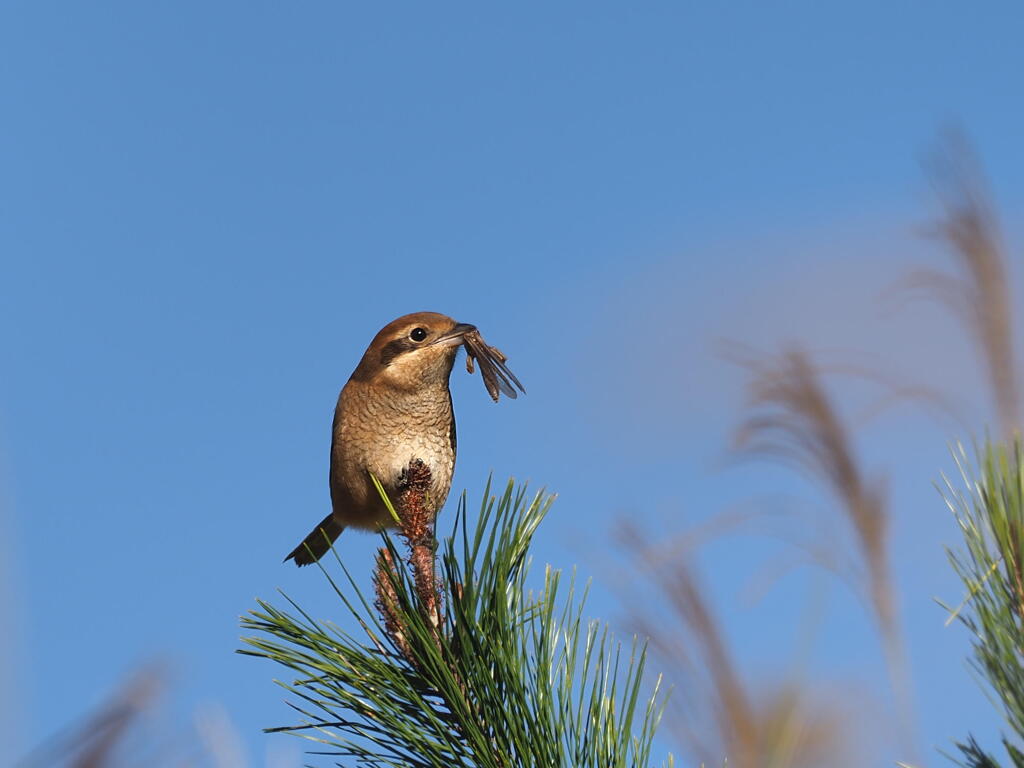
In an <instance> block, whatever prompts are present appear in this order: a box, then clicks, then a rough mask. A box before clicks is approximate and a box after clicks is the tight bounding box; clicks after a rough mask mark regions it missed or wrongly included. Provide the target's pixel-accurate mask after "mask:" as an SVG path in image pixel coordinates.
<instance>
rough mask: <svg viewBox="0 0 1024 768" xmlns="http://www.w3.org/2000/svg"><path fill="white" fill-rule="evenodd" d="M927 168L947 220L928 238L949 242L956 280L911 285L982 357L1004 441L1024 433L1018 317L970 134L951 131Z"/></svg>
mask: <svg viewBox="0 0 1024 768" xmlns="http://www.w3.org/2000/svg"><path fill="white" fill-rule="evenodd" d="M926 169H927V171H928V172H929V176H930V178H931V181H932V185H933V187H934V189H935V191H936V195H937V196H938V199H939V203H940V205H941V206H942V209H943V214H942V216H941V217H940V218H939V219H938V221H937V222H936V223H935V224H934V225H932V226H931V227H929V229H928V234H929V235H931V236H932V237H935V238H937V239H938V240H940V241H942V242H943V243H945V245H946V246H947V248H948V249H949V251H950V253H951V254H952V255H953V258H954V262H955V266H956V270H957V272H956V274H949V273H947V272H943V271H941V270H937V269H932V268H921V269H917V270H914V271H913V272H911V273H910V274H909V275H908V277H907V279H906V281H905V284H906V286H907V287H908V288H909V289H911V290H913V291H916V292H920V293H922V294H924V295H925V296H929V297H931V298H933V299H936V300H938V301H939V302H940V303H942V304H945V305H946V306H947V307H948V308H949V309H950V310H951V311H952V312H953V314H954V315H955V316H956V317H957V318H958V319H959V320H960V321H961V322H962V323H964V325H965V326H966V329H967V332H968V334H969V335H970V336H971V337H972V338H973V340H974V342H975V343H976V344H977V346H978V347H979V349H980V350H981V358H982V362H983V365H984V368H985V372H986V375H987V379H988V383H989V387H990V390H991V393H992V400H993V404H994V407H995V414H996V417H997V419H998V423H999V426H1000V429H1001V431H1002V434H1003V436H1004V437H1008V436H1010V435H1011V434H1012V433H1013V430H1015V429H1017V428H1018V427H1019V426H1020V391H1019V389H1018V374H1017V366H1016V359H1015V355H1014V347H1013V335H1014V334H1013V311H1012V306H1013V304H1012V301H1011V296H1010V289H1009V285H1008V283H1007V276H1008V272H1009V268H1008V259H1007V255H1006V249H1005V246H1004V245H1003V237H1002V233H1001V230H1000V227H999V222H998V220H997V217H996V214H995V207H994V205H993V204H992V202H991V196H990V194H989V186H988V182H987V180H986V178H985V174H984V172H983V171H982V168H981V163H980V161H979V160H978V158H977V155H976V154H975V153H974V151H973V149H972V148H971V145H970V142H969V141H968V140H967V138H966V137H965V136H964V134H963V133H962V132H961V131H959V130H955V129H951V130H949V131H947V133H946V135H945V137H944V139H943V140H942V142H941V143H940V145H939V147H938V148H937V149H936V150H935V151H934V152H933V153H932V155H931V157H930V158H929V160H928V162H927V165H926Z"/></svg>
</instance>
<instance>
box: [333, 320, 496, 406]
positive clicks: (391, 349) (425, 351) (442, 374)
mask: <svg viewBox="0 0 1024 768" xmlns="http://www.w3.org/2000/svg"><path fill="white" fill-rule="evenodd" d="M474 330H476V328H475V326H472V325H469V324H467V323H457V322H455V321H454V320H452V318H450V317H448V316H446V315H441V314H438V313H437V312H415V313H413V314H411V315H403V316H402V317H400V318H398V319H397V320H392V321H391V322H390V323H388V324H387V325H385V326H384V327H383V328H381V329H380V331H379V332H378V333H377V335H376V336H374V337H373V341H371V342H370V346H369V347H367V349H366V352H365V353H364V354H363V359H362V360H361V361H360V362H359V366H358V367H357V368H356V370H355V372H354V373H353V374H352V378H353V379H355V380H358V381H366V382H372V383H373V384H375V385H380V386H390V387H394V388H396V389H404V390H414V389H418V388H420V387H423V386H430V385H437V384H447V382H448V376H449V374H450V373H451V371H452V365H453V364H454V362H455V354H456V352H458V349H459V346H460V345H461V344H462V341H463V336H464V335H465V334H467V333H469V332H471V331H474Z"/></svg>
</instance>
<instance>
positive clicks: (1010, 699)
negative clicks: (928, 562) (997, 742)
mask: <svg viewBox="0 0 1024 768" xmlns="http://www.w3.org/2000/svg"><path fill="white" fill-rule="evenodd" d="M954 458H955V459H956V462H957V466H958V468H959V471H960V476H961V479H962V481H963V489H958V488H956V487H955V486H954V485H953V483H952V482H951V481H950V480H949V479H948V478H945V477H944V478H943V480H944V483H945V488H944V489H943V495H944V497H945V499H946V503H947V505H948V506H949V508H950V510H951V511H952V512H953V515H954V516H955V517H956V521H957V524H958V525H959V527H960V532H961V533H962V535H963V547H962V548H961V549H958V550H953V549H950V550H948V554H949V561H950V563H951V564H952V566H953V569H954V570H955V571H956V573H957V575H958V576H959V577H960V579H961V580H962V581H963V583H964V586H965V588H966V594H967V596H966V597H965V599H964V601H963V602H962V603H961V605H960V606H959V607H957V608H956V609H955V610H951V611H950V620H951V621H952V620H954V619H956V620H959V621H960V622H961V623H962V624H963V625H964V626H966V627H967V628H968V629H969V630H970V632H971V634H972V636H973V638H972V652H973V658H972V659H971V665H972V667H973V669H974V671H975V672H976V673H977V675H978V677H979V679H980V680H981V681H983V683H984V684H985V685H986V686H987V688H988V690H989V693H990V699H991V700H992V702H993V704H994V705H995V706H996V708H997V709H998V710H999V711H1000V714H1001V715H1002V717H1003V721H1004V723H1005V725H1006V726H1007V727H1008V728H1009V731H1010V734H1009V735H1006V734H1004V735H1003V738H1002V741H1003V746H1004V748H1005V749H1006V752H1007V754H1008V755H1009V757H1010V760H1011V763H1010V764H1011V765H1013V766H1016V768H1024V752H1022V745H1024V649H1022V638H1024V448H1022V444H1021V439H1020V437H1019V436H1017V437H1016V438H1014V440H1013V441H1012V443H1010V444H1009V446H1006V445H992V444H988V445H986V446H985V448H984V449H983V450H982V451H981V452H980V453H978V455H977V459H976V461H975V462H973V464H974V466H972V461H971V460H970V459H969V458H968V457H967V454H966V452H965V451H964V448H963V446H960V445H958V446H957V448H956V450H955V452H954ZM957 747H958V749H959V750H960V752H961V756H962V760H961V761H960V764H961V765H964V766H969V767H970V768H998V766H999V765H1000V763H999V762H998V761H997V760H996V759H995V757H994V756H993V755H992V754H990V753H987V752H985V750H984V749H983V748H982V747H981V746H980V745H979V744H978V743H977V741H976V740H975V738H974V737H973V736H971V735H968V738H967V741H966V742H960V743H958V744H957Z"/></svg>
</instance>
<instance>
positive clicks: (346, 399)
mask: <svg viewBox="0 0 1024 768" xmlns="http://www.w3.org/2000/svg"><path fill="white" fill-rule="evenodd" d="M463 344H465V345H466V348H467V353H468V354H469V358H468V359H467V368H469V370H470V371H471V372H472V366H471V362H472V360H474V359H475V360H477V361H478V362H479V363H480V371H481V374H482V375H483V377H484V383H485V385H486V386H487V390H488V392H490V394H491V397H492V398H494V400H495V401H497V399H498V391H499V390H500V391H502V392H504V393H505V394H506V395H508V396H510V397H515V396H516V392H515V388H514V387H513V385H514V386H515V387H518V388H519V390H520V391H523V392H525V390H524V389H523V387H522V385H521V384H520V383H519V380H518V379H516V377H515V376H514V375H513V374H512V372H511V371H509V370H508V368H507V367H506V366H505V356H504V355H503V354H502V353H501V352H499V351H498V350H497V349H495V348H494V347H490V346H488V345H487V344H486V343H485V342H484V341H483V339H482V338H480V334H479V332H478V331H477V329H476V327H475V326H472V325H469V324H466V323H457V322H455V321H454V320H452V319H451V318H450V317H446V316H445V315H440V314H437V313H436V312H417V313H415V314H411V315H405V316H403V317H400V318H398V319H397V320H394V321H392V322H390V323H388V324H387V325H386V326H384V327H383V328H382V329H381V330H380V332H379V333H378V334H377V335H376V336H374V338H373V341H372V342H370V346H369V347H368V348H367V350H366V352H365V353H364V354H363V359H362V360H361V361H360V362H359V365H358V366H357V367H356V369H355V371H354V372H353V373H352V376H351V377H350V378H349V380H348V383H346V384H345V386H344V388H343V389H342V390H341V394H340V395H339V396H338V405H337V407H336V408H335V409H334V427H333V430H332V433H333V434H332V440H331V470H330V486H331V513H330V514H329V515H327V517H325V518H324V519H323V520H322V521H320V524H319V525H317V527H316V528H314V529H313V530H312V531H311V532H310V534H309V535H308V536H306V538H305V539H304V540H303V541H302V543H301V544H299V546H297V547H296V548H295V549H294V550H292V552H291V554H289V555H288V557H286V558H285V560H286V561H287V560H290V559H294V560H295V564H296V565H300V566H301V565H309V564H310V563H312V562H315V561H317V560H319V559H320V557H321V556H322V555H323V554H324V553H325V552H327V550H328V549H329V548H330V545H331V543H332V542H333V541H334V540H335V539H336V538H338V536H339V535H341V532H342V531H343V530H345V528H347V527H349V526H351V527H353V528H363V529H368V530H380V529H381V528H384V527H387V526H391V525H392V524H393V522H394V521H393V519H392V518H391V515H390V513H389V512H388V511H387V508H386V507H385V506H384V503H383V502H382V501H381V498H380V495H379V494H378V492H377V489H376V488H375V487H374V485H373V481H372V480H371V479H370V475H371V474H372V475H373V476H374V477H376V478H377V479H378V480H379V481H380V483H381V485H382V486H383V487H384V490H385V491H386V492H387V494H388V497H389V498H391V499H395V498H397V496H398V493H399V491H400V484H401V480H402V477H403V474H404V472H405V470H406V468H407V467H408V466H409V463H410V462H411V461H414V460H416V459H419V460H421V461H423V462H424V463H425V464H426V465H427V468H428V469H429V470H430V478H431V488H430V490H429V493H428V498H429V500H430V502H431V505H432V506H433V507H434V511H435V512H436V511H437V510H438V509H440V508H441V506H442V505H443V504H444V501H445V499H446V498H447V496H448V491H449V489H450V488H451V482H452V472H453V471H454V469H455V414H454V412H453V411H452V396H451V392H450V391H449V389H448V378H449V375H450V374H451V372H452V366H453V365H454V363H455V355H456V353H457V352H458V349H459V347H460V346H462V345H463Z"/></svg>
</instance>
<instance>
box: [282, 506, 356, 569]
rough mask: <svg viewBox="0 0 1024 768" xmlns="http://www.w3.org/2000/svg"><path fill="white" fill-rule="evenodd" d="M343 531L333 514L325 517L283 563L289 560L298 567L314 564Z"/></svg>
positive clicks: (342, 526) (343, 527) (343, 528)
mask: <svg viewBox="0 0 1024 768" xmlns="http://www.w3.org/2000/svg"><path fill="white" fill-rule="evenodd" d="M344 530H345V526H344V525H342V524H341V523H339V522H338V521H337V520H335V519H334V515H333V514H330V515H327V517H325V518H324V519H323V520H321V521H320V524H319V525H317V527H316V528H314V529H313V530H312V531H310V532H309V535H308V536H306V538H304V539H303V540H302V543H301V544H299V546H297V547H296V548H295V549H293V550H292V551H291V554H289V555H288V557H286V558H285V559H284V561H285V562H286V563H287V562H288V561H289V560H294V561H295V564H296V565H298V566H303V565H309V564H310V563H315V562H316V561H317V560H319V559H320V558H321V557H323V556H324V553H325V552H326V551H327V550H328V549H330V548H331V544H333V543H334V540H335V539H336V538H338V537H339V536H340V535H341V532H342V531H344Z"/></svg>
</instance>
